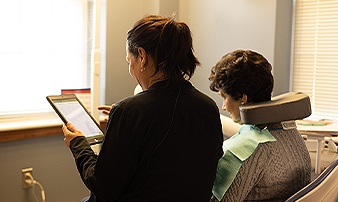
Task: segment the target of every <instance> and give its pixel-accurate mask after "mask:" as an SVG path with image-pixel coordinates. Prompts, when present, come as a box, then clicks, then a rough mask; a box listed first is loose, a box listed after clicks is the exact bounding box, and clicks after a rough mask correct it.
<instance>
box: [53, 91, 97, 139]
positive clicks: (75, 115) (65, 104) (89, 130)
mask: <svg viewBox="0 0 338 202" xmlns="http://www.w3.org/2000/svg"><path fill="white" fill-rule="evenodd" d="M47 100H48V101H49V102H50V104H51V105H52V106H53V108H54V110H55V111H56V112H57V114H58V115H59V116H60V118H61V119H62V121H63V122H64V123H67V122H70V123H72V124H73V125H74V126H75V128H77V129H78V130H80V131H81V132H82V133H83V134H84V135H85V136H86V138H87V139H88V140H91V141H89V142H90V143H96V142H100V141H101V140H102V139H101V138H103V132H102V131H101V129H100V128H99V126H98V124H97V123H96V122H95V121H94V119H93V118H92V116H91V115H90V114H89V113H88V112H87V110H86V109H85V108H84V106H83V105H82V104H81V102H80V101H79V100H78V99H77V97H76V96H75V95H74V94H70V95H59V96H47Z"/></svg>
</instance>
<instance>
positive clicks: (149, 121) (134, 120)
mask: <svg viewBox="0 0 338 202" xmlns="http://www.w3.org/2000/svg"><path fill="white" fill-rule="evenodd" d="M126 60H127V62H128V65H129V73H130V75H131V76H132V77H133V78H135V79H136V81H137V82H138V84H139V85H140V86H141V87H142V90H143V91H142V92H140V93H138V94H137V95H135V96H132V97H129V98H126V99H124V100H122V101H120V102H118V103H116V104H115V106H114V107H113V108H112V109H111V110H110V108H104V107H103V108H102V109H104V110H107V111H110V113H109V118H108V122H107V132H106V135H105V139H104V142H103V144H102V148H101V151H100V153H99V155H95V153H94V152H93V151H92V150H91V148H90V146H89V144H88V142H87V141H86V139H85V138H83V136H82V133H81V132H80V131H78V130H77V129H76V128H74V127H73V126H72V125H71V124H67V126H64V127H63V132H64V135H65V142H66V144H67V145H68V146H69V147H70V150H71V151H72V153H73V155H74V157H75V161H76V164H77V168H78V170H79V173H80V175H81V177H82V180H83V182H84V183H85V184H86V186H87V187H88V189H90V191H91V193H92V194H91V197H90V199H89V201H186V200H188V201H208V200H209V199H210V197H211V195H212V192H211V190H212V185H213V182H214V179H215V173H216V167H217V163H218V160H219V158H220V157H221V156H222V153H223V152H222V127H221V122H220V115H219V110H218V108H217V106H216V104H215V102H214V101H213V100H212V99H211V98H209V97H208V96H206V95H204V94H203V93H201V92H200V91H198V90H197V89H196V88H194V86H193V85H192V84H191V83H190V82H189V79H190V78H191V77H192V76H193V74H194V72H195V69H196V66H197V65H199V62H198V60H197V58H196V57H195V56H194V53H193V46H192V37H191V33H190V29H189V27H188V26H187V25H186V24H185V23H183V22H178V21H176V20H175V19H174V18H167V17H161V16H146V17H144V18H142V19H140V20H139V21H137V22H136V23H135V25H134V26H133V27H132V28H131V29H130V30H129V31H128V33H127V43H126Z"/></svg>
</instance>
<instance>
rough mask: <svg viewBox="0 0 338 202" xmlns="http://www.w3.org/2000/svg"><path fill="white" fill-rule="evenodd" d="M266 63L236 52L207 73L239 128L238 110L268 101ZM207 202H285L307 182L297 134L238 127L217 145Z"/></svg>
mask: <svg viewBox="0 0 338 202" xmlns="http://www.w3.org/2000/svg"><path fill="white" fill-rule="evenodd" d="M271 70H272V67H271V65H270V63H269V62H268V61H267V60H266V59H265V58H264V57H263V56H262V55H261V54H259V53H256V52H254V51H250V50H236V51H233V52H230V53H228V54H226V55H225V56H223V57H222V58H221V60H220V61H219V62H218V63H217V64H216V65H215V66H214V67H213V68H212V70H211V75H210V78H209V80H210V81H211V83H210V89H211V90H212V91H215V92H218V93H219V95H220V96H221V97H222V98H223V99H224V100H223V106H222V109H223V110H225V111H227V112H228V113H229V114H230V116H231V118H232V119H233V121H234V122H237V123H240V124H241V117H240V110H239V107H240V105H243V104H246V103H257V102H264V101H270V100H271V93H272V90H273V84H274V79H273V76H272V73H271ZM223 151H224V154H223V156H222V158H221V159H220V160H219V163H218V167H217V174H216V180H215V182H214V186H213V195H214V196H213V197H212V199H211V201H227V202H228V201H236V202H238V201H285V200H286V199H287V198H288V197H290V196H291V195H292V194H294V193H295V192H297V191H298V190H299V189H301V188H302V187H304V186H305V185H307V184H308V183H309V182H310V178H311V162H310V156H309V153H308V150H307V148H306V145H305V143H304V140H303V139H302V137H301V136H300V134H299V133H298V131H297V129H289V130H285V129H283V127H282V125H281V123H271V124H263V125H248V124H243V125H242V126H241V128H240V129H239V131H238V133H237V134H235V135H234V136H232V137H231V138H230V139H228V140H226V141H224V143H223Z"/></svg>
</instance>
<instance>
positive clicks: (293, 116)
mask: <svg viewBox="0 0 338 202" xmlns="http://www.w3.org/2000/svg"><path fill="white" fill-rule="evenodd" d="M240 114H241V120H242V123H243V124H253V125H260V124H266V123H279V122H283V123H284V126H285V127H291V125H292V127H296V125H293V124H294V120H298V119H303V118H305V117H308V116H310V115H311V103H310V98H309V97H308V96H307V95H306V94H304V93H301V92H289V93H284V94H281V95H278V96H275V97H273V98H272V99H271V101H267V102H260V103H251V104H245V105H242V106H240ZM221 122H222V130H223V136H224V139H227V138H229V137H231V136H232V135H234V134H235V133H237V132H238V129H239V128H240V125H239V124H237V123H234V122H233V120H232V119H231V118H229V117H227V116H224V115H221Z"/></svg>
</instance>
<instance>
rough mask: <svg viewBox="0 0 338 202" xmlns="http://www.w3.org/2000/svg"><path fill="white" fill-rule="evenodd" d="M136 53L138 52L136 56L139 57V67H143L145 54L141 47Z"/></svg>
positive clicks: (145, 58) (145, 61) (145, 60)
mask: <svg viewBox="0 0 338 202" xmlns="http://www.w3.org/2000/svg"><path fill="white" fill-rule="evenodd" d="M137 51H138V56H139V57H140V62H141V65H142V66H144V65H145V64H146V63H147V53H146V51H145V50H144V48H142V47H139V48H138V49H137Z"/></svg>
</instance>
